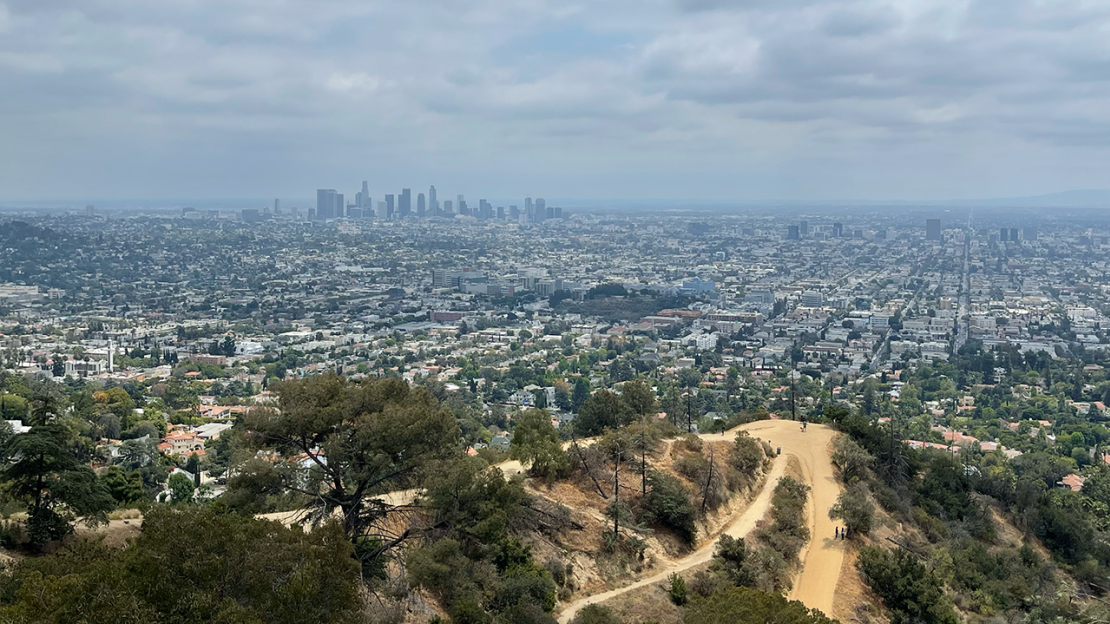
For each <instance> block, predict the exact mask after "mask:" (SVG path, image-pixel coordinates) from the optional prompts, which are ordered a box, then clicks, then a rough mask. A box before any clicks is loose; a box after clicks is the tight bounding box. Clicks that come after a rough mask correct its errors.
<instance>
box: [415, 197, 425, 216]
mask: <svg viewBox="0 0 1110 624" xmlns="http://www.w3.org/2000/svg"><path fill="white" fill-rule="evenodd" d="M424 212H425V208H424V194H423V193H417V194H416V216H418V217H420V218H421V219H423V218H424Z"/></svg>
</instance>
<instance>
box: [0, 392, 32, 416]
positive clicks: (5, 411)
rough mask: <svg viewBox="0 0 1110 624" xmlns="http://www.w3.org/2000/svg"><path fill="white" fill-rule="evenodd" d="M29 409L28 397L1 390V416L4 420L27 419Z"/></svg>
mask: <svg viewBox="0 0 1110 624" xmlns="http://www.w3.org/2000/svg"><path fill="white" fill-rule="evenodd" d="M27 410H28V403H27V399H25V398H23V397H21V396H19V395H18V394H7V393H3V392H0V416H3V420H20V421H22V420H25V419H26V418H27Z"/></svg>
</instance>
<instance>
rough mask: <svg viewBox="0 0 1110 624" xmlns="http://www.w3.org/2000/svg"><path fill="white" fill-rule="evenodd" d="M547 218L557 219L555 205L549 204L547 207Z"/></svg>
mask: <svg viewBox="0 0 1110 624" xmlns="http://www.w3.org/2000/svg"><path fill="white" fill-rule="evenodd" d="M546 218H547V219H551V220H554V219H555V206H548V207H547V217H546Z"/></svg>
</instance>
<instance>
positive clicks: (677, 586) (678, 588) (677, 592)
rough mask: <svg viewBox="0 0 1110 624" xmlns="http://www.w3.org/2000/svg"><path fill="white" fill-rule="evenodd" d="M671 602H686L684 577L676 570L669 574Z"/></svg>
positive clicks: (682, 603)
mask: <svg viewBox="0 0 1110 624" xmlns="http://www.w3.org/2000/svg"><path fill="white" fill-rule="evenodd" d="M670 581H671V590H670V596H671V602H673V603H674V604H676V605H677V606H680V607H681V606H682V605H684V604H686V579H684V578H682V576H681V575H680V574H678V573H677V572H676V573H674V574H672V575H671V578H670Z"/></svg>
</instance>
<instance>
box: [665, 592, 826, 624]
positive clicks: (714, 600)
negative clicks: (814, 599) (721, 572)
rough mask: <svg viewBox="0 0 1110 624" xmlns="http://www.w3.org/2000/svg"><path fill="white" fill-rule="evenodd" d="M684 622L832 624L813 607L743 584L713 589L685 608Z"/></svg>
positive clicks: (697, 623)
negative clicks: (707, 594)
mask: <svg viewBox="0 0 1110 624" xmlns="http://www.w3.org/2000/svg"><path fill="white" fill-rule="evenodd" d="M683 621H684V622H685V624H836V620H832V619H829V618H828V617H826V616H825V614H823V613H821V612H820V611H818V610H816V609H809V608H807V607H806V606H805V605H803V604H802V603H800V602H798V601H796V600H787V599H786V598H784V597H782V596H781V595H778V594H767V593H764V592H761V591H758V590H755V589H748V588H746V587H733V588H730V589H724V590H721V591H718V592H714V593H713V594H712V595H711V596H709V597H707V598H699V599H696V600H694V601H692V602H691V603H690V604H689V605H687V607H686V613H685V616H684V619H683Z"/></svg>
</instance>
